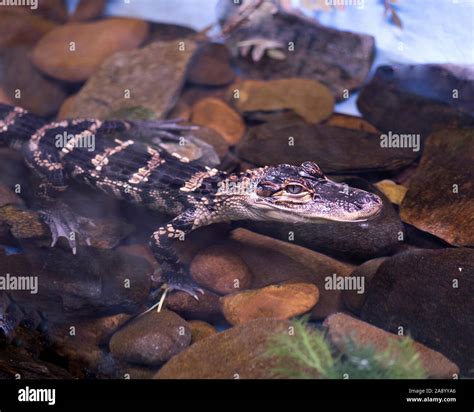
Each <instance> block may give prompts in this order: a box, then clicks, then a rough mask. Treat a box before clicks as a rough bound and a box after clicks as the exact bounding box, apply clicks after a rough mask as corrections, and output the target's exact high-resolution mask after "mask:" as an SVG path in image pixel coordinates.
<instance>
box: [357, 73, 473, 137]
mask: <svg viewBox="0 0 474 412" xmlns="http://www.w3.org/2000/svg"><path fill="white" fill-rule="evenodd" d="M473 80H474V69H473V68H472V66H467V65H466V66H457V65H453V64H417V65H408V64H393V65H390V66H381V67H378V68H377V71H376V72H375V75H374V76H373V77H372V78H371V80H370V81H369V82H368V83H367V84H366V85H365V86H364V87H363V89H362V91H361V93H360V95H359V97H358V99H357V107H358V108H359V110H360V112H361V113H362V115H363V116H364V118H365V119H367V120H368V121H369V122H370V123H372V124H373V125H374V126H375V127H377V128H378V129H380V130H382V131H385V132H389V131H391V132H392V133H397V134H398V133H409V134H420V137H421V140H422V141H423V140H424V139H425V138H427V137H428V135H429V134H430V133H432V132H433V131H435V130H439V129H442V128H445V127H448V126H449V127H453V126H456V125H457V126H463V125H474V105H473V103H472V96H473V95H474V82H473Z"/></svg>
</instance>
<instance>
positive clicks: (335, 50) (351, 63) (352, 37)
mask: <svg viewBox="0 0 474 412" xmlns="http://www.w3.org/2000/svg"><path fill="white" fill-rule="evenodd" d="M265 3H267V5H266V6H268V2H267V1H266V2H265ZM252 39H271V40H273V41H277V42H279V43H281V44H282V45H283V47H282V49H281V50H282V51H283V53H284V54H285V58H284V59H282V60H277V59H273V58H271V57H269V56H268V55H264V56H263V57H262V59H261V60H260V61H258V62H254V61H252V59H251V57H250V56H249V57H241V56H240V55H239V51H238V43H240V42H242V41H246V40H252ZM374 43H375V41H374V38H373V37H372V36H368V35H364V34H358V33H351V32H346V31H340V30H336V29H332V28H329V27H324V26H322V25H320V24H318V23H317V22H315V21H314V20H311V19H308V18H305V17H303V16H300V15H296V14H289V13H285V12H284V11H282V10H281V9H280V10H278V11H276V12H274V13H272V12H269V11H268V10H265V6H264V7H262V11H261V12H259V11H257V12H254V13H253V14H251V15H250V18H249V20H248V21H246V22H244V23H243V24H241V25H240V26H239V27H237V28H235V29H234V30H232V31H230V33H229V35H228V37H227V40H226V44H227V46H228V47H229V49H230V50H231V52H232V54H233V56H234V59H233V64H234V65H235V66H236V67H237V70H238V71H239V73H241V75H242V77H245V78H251V79H265V80H269V79H277V78H284V77H302V78H307V79H312V80H317V81H319V82H321V83H324V84H325V85H326V86H328V87H329V88H330V89H331V91H332V93H333V95H334V96H335V98H336V100H341V99H343V98H344V96H345V94H346V92H350V91H351V90H354V89H356V88H358V87H359V86H361V85H362V83H363V82H364V80H365V79H366V77H367V75H368V73H369V70H370V67H371V65H372V60H373V55H374V47H375V46H374Z"/></svg>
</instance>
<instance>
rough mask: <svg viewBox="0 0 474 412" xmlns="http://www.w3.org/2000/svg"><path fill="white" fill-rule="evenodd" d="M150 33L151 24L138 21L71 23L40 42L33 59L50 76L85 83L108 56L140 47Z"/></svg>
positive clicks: (117, 20) (109, 20) (119, 19)
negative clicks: (149, 25) (149, 26)
mask: <svg viewBox="0 0 474 412" xmlns="http://www.w3.org/2000/svg"><path fill="white" fill-rule="evenodd" d="M147 34H148V23H146V22H145V21H142V20H137V19H122V18H110V19H105V20H100V21H97V22H92V23H68V24H65V25H64V26H60V27H57V28H55V29H54V30H51V31H50V32H49V33H48V34H47V35H45V36H44V37H43V38H42V39H41V40H40V41H39V42H38V44H37V45H36V47H35V49H34V51H33V54H32V60H33V63H34V64H35V65H36V66H37V67H38V68H39V69H40V70H41V71H43V72H44V73H46V74H48V75H49V76H52V77H54V78H57V79H60V80H65V81H70V82H78V81H84V80H87V79H88V78H89V77H90V75H91V74H92V73H94V72H95V71H96V70H97V69H98V68H99V66H100V65H101V64H102V62H104V61H105V60H106V59H107V57H109V56H111V55H112V54H114V53H116V52H118V51H124V50H133V49H135V48H137V47H138V46H139V45H140V44H141V43H142V42H143V40H144V39H145V37H146V36H147ZM71 42H74V44H72V43H71ZM72 47H74V48H73V49H71V48H72Z"/></svg>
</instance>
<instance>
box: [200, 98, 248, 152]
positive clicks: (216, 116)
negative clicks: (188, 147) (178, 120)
mask: <svg viewBox="0 0 474 412" xmlns="http://www.w3.org/2000/svg"><path fill="white" fill-rule="evenodd" d="M191 122H192V123H195V124H198V125H201V126H206V127H209V128H211V129H214V130H215V131H216V132H218V133H219V134H220V135H221V136H222V137H223V138H224V139H225V140H226V141H227V143H228V144H229V145H235V144H236V143H238V142H239V141H240V139H241V138H242V137H243V135H244V133H245V124H244V122H243V120H242V118H241V117H240V115H239V114H238V113H237V112H236V111H235V110H234V109H232V108H231V107H230V106H229V105H228V104H227V103H226V102H224V101H223V100H220V99H216V98H213V97H209V98H206V99H201V100H199V102H197V103H196V104H195V105H194V106H193V107H192V116H191Z"/></svg>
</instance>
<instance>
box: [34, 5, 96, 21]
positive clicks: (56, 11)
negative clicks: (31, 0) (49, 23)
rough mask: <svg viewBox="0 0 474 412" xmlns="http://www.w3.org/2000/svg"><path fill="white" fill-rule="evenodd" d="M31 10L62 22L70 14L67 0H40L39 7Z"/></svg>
mask: <svg viewBox="0 0 474 412" xmlns="http://www.w3.org/2000/svg"><path fill="white" fill-rule="evenodd" d="M99 1H100V0H99ZM31 12H32V13H34V14H39V15H41V16H43V17H46V18H48V19H52V20H55V21H58V22H60V23H63V22H65V21H66V19H67V16H68V11H67V5H66V1H65V0H38V8H37V9H36V10H31Z"/></svg>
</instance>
